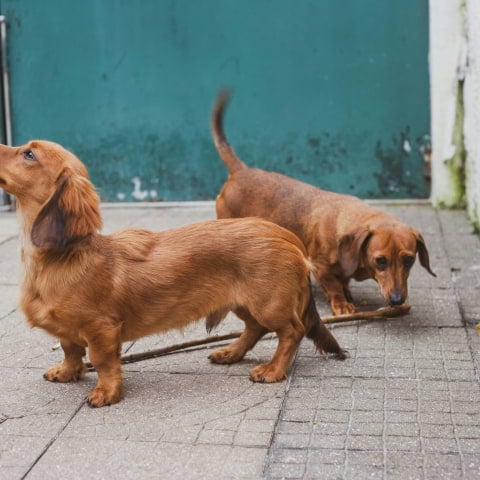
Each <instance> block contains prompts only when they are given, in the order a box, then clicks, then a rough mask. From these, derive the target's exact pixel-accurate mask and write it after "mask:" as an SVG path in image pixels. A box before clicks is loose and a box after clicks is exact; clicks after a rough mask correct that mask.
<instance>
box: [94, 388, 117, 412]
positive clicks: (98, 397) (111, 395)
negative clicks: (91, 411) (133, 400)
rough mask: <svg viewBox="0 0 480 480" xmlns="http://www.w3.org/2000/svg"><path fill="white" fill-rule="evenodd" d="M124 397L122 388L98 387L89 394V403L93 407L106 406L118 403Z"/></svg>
mask: <svg viewBox="0 0 480 480" xmlns="http://www.w3.org/2000/svg"><path fill="white" fill-rule="evenodd" d="M121 398H122V392H121V390H120V389H112V390H106V389H105V388H101V387H96V388H94V389H93V390H92V391H91V392H90V393H89V394H88V396H87V403H88V404H89V405H90V406H91V407H93V408H99V407H106V406H108V405H113V404H114V403H118V402H119V401H120V400H121Z"/></svg>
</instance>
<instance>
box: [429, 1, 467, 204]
mask: <svg viewBox="0 0 480 480" xmlns="http://www.w3.org/2000/svg"><path fill="white" fill-rule="evenodd" d="M461 4H462V0H430V55H429V57H430V58H429V60H430V103H431V134H432V192H431V200H432V203H433V204H434V205H445V206H453V205H454V204H455V202H456V199H455V195H454V192H455V185H454V184H453V182H452V178H451V175H450V172H449V170H448V168H447V164H446V162H447V160H449V159H450V158H452V157H453V156H454V154H455V145H453V143H452V140H453V129H454V124H455V111H456V105H457V87H458V81H459V78H462V77H463V75H464V68H463V67H464V65H465V58H466V46H467V44H466V37H465V31H464V19H463V12H462V7H461Z"/></svg>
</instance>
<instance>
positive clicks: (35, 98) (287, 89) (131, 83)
mask: <svg viewBox="0 0 480 480" xmlns="http://www.w3.org/2000/svg"><path fill="white" fill-rule="evenodd" d="M427 3H428V1H427V0H403V1H401V2H394V1H385V0H364V1H358V0H343V1H342V2H339V1H337V0H243V1H238V0H201V1H195V0H101V1H98V0H82V1H74V0H69V1H65V0H42V1H41V2H39V1H38V0H1V1H0V8H1V13H2V14H4V15H5V16H6V17H7V21H8V23H9V62H10V69H11V91H12V92H11V93H12V108H13V134H14V143H15V144H20V143H23V142H25V141H27V140H28V139H31V138H45V139H49V140H53V141H57V142H59V143H62V144H64V145H65V146H66V147H68V148H69V149H71V150H73V151H74V152H75V153H76V154H77V155H78V156H79V157H80V158H81V159H82V160H83V161H84V162H85V163H86V164H87V165H88V167H89V169H90V171H91V174H92V178H93V180H94V182H95V183H96V184H97V186H98V187H99V189H100V192H101V195H102V197H103V199H105V200H112V201H118V200H125V201H132V200H160V199H163V200H194V199H210V198H214V197H215V195H216V193H217V192H218V190H219V188H220V186H221V184H222V181H223V180H224V179H225V177H226V170H225V168H224V166H223V164H222V163H221V162H220V160H219V159H218V157H217V155H216V152H215V151H214V148H213V146H212V141H211V139H210V132H209V115H210V108H211V105H212V102H213V100H214V97H215V95H216V93H217V91H218V89H219V88H220V87H221V86H230V87H232V88H233V89H234V92H235V95H234V97H233V101H232V104H231V107H230V108H229V110H228V115H227V118H226V130H227V133H228V136H229V138H230V140H231V143H232V144H233V146H234V147H235V149H236V151H237V152H238V153H239V154H240V156H241V157H242V158H243V159H244V161H245V162H246V163H247V164H249V165H255V166H259V167H261V168H266V169H271V170H276V171H280V172H285V173H287V174H289V175H291V176H294V177H297V178H300V179H302V180H306V181H309V182H312V183H314V184H316V185H319V186H322V187H324V188H328V189H332V190H336V191H340V192H349V193H353V194H357V195H360V196H363V197H382V198H386V197H389V198H398V197H422V196H426V195H428V191H429V186H428V184H427V183H426V180H425V178H424V168H423V158H422V154H421V152H420V150H419V149H420V147H421V145H422V144H423V143H424V141H425V139H426V136H428V133H429V82H428V64H427V54H428V5H427Z"/></svg>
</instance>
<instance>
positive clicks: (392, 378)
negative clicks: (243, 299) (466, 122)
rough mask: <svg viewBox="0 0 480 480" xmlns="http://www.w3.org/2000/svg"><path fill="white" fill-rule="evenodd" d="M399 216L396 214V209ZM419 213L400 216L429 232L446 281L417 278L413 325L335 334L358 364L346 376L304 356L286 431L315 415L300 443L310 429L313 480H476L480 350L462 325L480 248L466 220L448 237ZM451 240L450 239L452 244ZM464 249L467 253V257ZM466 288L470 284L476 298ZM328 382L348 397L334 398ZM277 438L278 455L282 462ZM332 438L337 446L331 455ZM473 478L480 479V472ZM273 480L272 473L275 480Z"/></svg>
mask: <svg viewBox="0 0 480 480" xmlns="http://www.w3.org/2000/svg"><path fill="white" fill-rule="evenodd" d="M392 210H393V211H394V212H397V210H396V208H395V207H392ZM419 210H420V211H419V212H414V211H413V210H412V209H408V208H402V209H401V214H402V215H404V216H405V218H406V219H410V221H411V220H413V221H411V223H412V224H415V223H416V222H417V224H418V223H419V224H420V225H421V227H422V231H423V232H424V233H425V231H426V232H427V233H426V235H425V238H426V239H427V244H428V245H429V246H430V245H432V248H430V257H431V263H432V266H433V269H434V270H435V271H436V272H437V273H438V277H437V279H433V278H431V277H429V276H428V275H427V274H426V272H424V271H423V270H422V269H421V268H419V267H418V266H417V267H415V268H414V270H413V272H412V276H411V283H410V287H411V288H410V292H411V293H410V297H409V302H410V303H411V305H412V311H411V313H410V315H409V316H407V317H405V318H401V319H396V320H391V321H385V322H358V324H356V325H354V324H353V325H348V326H343V325H338V326H336V327H335V328H334V329H333V331H334V333H335V335H336V336H337V338H338V339H339V341H340V342H341V343H342V344H343V345H346V346H347V347H348V348H350V349H351V357H350V358H349V359H348V360H346V361H345V362H343V364H342V365H341V366H336V365H333V364H330V363H324V362H322V361H320V360H319V359H317V360H316V359H315V357H314V356H313V355H307V354H306V351H305V349H304V348H302V349H301V350H300V352H299V355H298V356H297V360H296V364H295V369H294V371H293V375H292V380H291V383H290V386H289V389H288V391H287V393H286V397H285V401H284V407H283V410H282V412H281V415H280V422H279V424H278V430H277V431H278V432H280V431H282V428H285V427H284V426H283V425H284V423H283V421H282V419H284V418H285V416H286V415H288V416H289V417H290V418H291V419H293V418H295V416H297V418H299V420H300V415H299V414H295V413H294V411H295V407H296V408H301V409H302V411H304V412H308V414H306V415H304V416H303V418H302V424H301V425H302V427H301V437H299V438H298V439H297V440H298V442H299V444H306V441H307V436H308V426H309V425H310V428H311V433H310V443H309V447H308V448H307V450H308V451H309V456H308V459H307V460H306V461H305V465H306V475H305V478H315V476H314V474H313V473H312V472H313V471H314V470H315V471H316V472H317V475H318V477H317V478H323V477H322V476H321V474H320V472H321V467H322V466H330V464H331V463H335V461H336V462H337V463H338V464H339V465H341V466H342V468H340V466H338V468H334V469H333V470H331V471H330V473H327V474H326V477H325V478H330V477H331V478H376V477H378V478H389V479H390V478H401V479H402V480H403V479H406V478H422V479H423V478H462V475H463V478H469V477H467V476H466V468H467V467H466V462H465V456H466V455H469V456H470V458H473V455H474V452H477V453H480V422H479V414H478V412H477V408H478V394H479V391H478V389H479V383H478V373H477V372H478V367H479V365H480V364H479V360H480V355H478V354H476V351H477V350H480V349H479V348H478V347H480V341H479V339H478V336H477V335H476V334H474V333H473V332H472V330H470V329H469V328H468V327H467V328H466V327H465V324H464V320H463V319H464V315H465V314H464V312H465V311H468V310H466V309H468V308H470V309H475V308H477V306H478V300H477V302H475V301H474V300H473V297H474V296H475V294H477V285H480V282H478V280H479V277H477V270H471V269H470V268H469V266H470V265H471V264H476V263H478V264H480V242H479V239H478V237H473V236H471V229H469V228H466V227H465V224H466V222H465V218H464V216H462V218H461V219H459V218H457V217H454V222H455V224H456V225H457V226H458V228H457V229H456V230H454V231H452V230H448V229H447V230H445V229H444V224H445V223H448V222H449V221H450V217H449V216H448V215H447V214H445V213H443V212H442V214H441V215H440V216H438V215H437V213H436V212H433V211H432V210H431V209H429V208H426V209H423V208H421V209H419ZM397 213H398V212H397ZM453 215H455V214H453ZM419 219H420V220H421V221H420V222H419ZM441 228H442V230H441ZM442 231H447V234H446V235H445V238H444V239H442V234H441V232H442ZM450 232H452V233H450ZM453 234H454V236H455V238H453V237H452V235H453ZM466 237H468V238H466ZM438 238H440V239H441V241H438ZM443 240H444V241H443ZM459 245H461V247H462V248H463V247H464V248H465V250H464V251H462V252H461V251H459V250H458V248H459ZM472 255H473V257H472ZM465 257H468V260H466V261H464V259H465ZM475 262H476V263H475ZM452 264H453V265H460V267H452V266H451V265H452ZM459 268H461V270H459ZM479 270H480V269H479ZM465 275H466V277H465ZM472 282H473V283H472ZM475 282H477V283H475ZM466 284H470V285H469V286H468V289H469V290H468V291H466V290H464V289H465V288H466V287H465V285H466ZM372 287H373V288H372ZM459 289H461V290H462V294H461V295H459ZM352 292H353V295H354V298H355V300H357V299H360V300H365V301H366V302H367V303H368V306H369V307H371V306H375V307H376V306H381V304H382V300H381V298H380V296H379V293H378V291H377V289H376V288H375V286H372V285H369V284H368V282H364V283H361V284H355V283H354V284H353V286H352ZM477 297H478V298H480V296H477ZM462 298H464V299H465V300H464V302H462ZM317 299H318V301H319V309H320V311H322V312H324V314H328V307H327V305H326V303H325V300H324V299H323V298H322V296H321V294H320V293H319V294H318V295H317ZM459 301H460V302H459ZM467 320H468V319H467ZM475 347H477V348H475ZM313 379H318V381H319V385H318V384H317V383H315V386H316V390H315V391H314V392H311V393H308V392H307V389H308V384H309V382H310V381H311V380H313ZM324 382H327V383H326V386H325V387H324V386H323V383H324ZM329 382H335V383H336V384H337V385H338V386H339V388H340V389H341V390H340V389H339V390H338V391H335V387H333V388H332V386H331V385H330V384H329ZM335 383H333V385H335ZM329 390H331V391H333V392H334V393H333V398H334V399H335V401H333V402H332V401H331V400H330V401H329V397H328V396H327V392H328V391H329ZM299 391H300V392H301V393H299ZM312 409H313V410H315V411H316V413H313V412H312ZM339 414H340V415H341V418H337V416H338V415H339ZM312 418H313V420H312ZM341 422H343V423H341ZM337 426H338V427H337ZM277 438H278V435H275V436H274V442H273V444H272V446H271V448H270V457H269V458H270V459H271V460H272V461H273V462H275V458H276V457H275V455H276V448H277ZM328 438H333V439H334V440H332V441H331V445H328V443H327V439H328ZM298 448H300V447H298ZM317 453H319V454H320V455H319V456H316V455H317ZM332 459H335V460H333V461H332ZM392 462H393V463H392ZM313 465H314V467H313ZM363 465H368V468H363ZM360 466H362V467H360ZM469 468H470V471H471V472H476V471H478V466H477V464H476V463H475V464H473V463H472V465H471V467H469ZM462 469H463V470H462ZM268 472H269V470H268V465H267V470H266V473H267V476H268ZM462 472H463V473H462ZM309 475H310V477H309ZM329 475H330V477H329ZM472 478H476V477H472Z"/></svg>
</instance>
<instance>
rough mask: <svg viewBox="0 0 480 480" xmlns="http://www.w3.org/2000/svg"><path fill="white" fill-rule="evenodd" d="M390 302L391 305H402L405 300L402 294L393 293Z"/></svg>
mask: <svg viewBox="0 0 480 480" xmlns="http://www.w3.org/2000/svg"><path fill="white" fill-rule="evenodd" d="M389 300H390V304H391V305H401V304H402V303H403V302H404V301H405V298H403V295H402V294H401V293H398V292H393V293H391V294H390V297H389Z"/></svg>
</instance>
